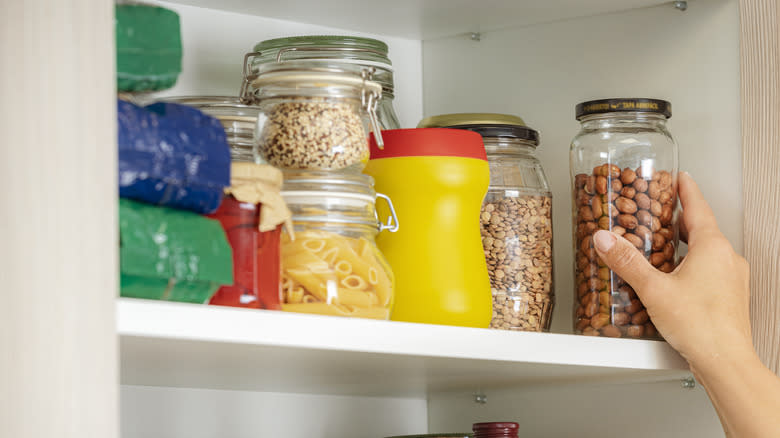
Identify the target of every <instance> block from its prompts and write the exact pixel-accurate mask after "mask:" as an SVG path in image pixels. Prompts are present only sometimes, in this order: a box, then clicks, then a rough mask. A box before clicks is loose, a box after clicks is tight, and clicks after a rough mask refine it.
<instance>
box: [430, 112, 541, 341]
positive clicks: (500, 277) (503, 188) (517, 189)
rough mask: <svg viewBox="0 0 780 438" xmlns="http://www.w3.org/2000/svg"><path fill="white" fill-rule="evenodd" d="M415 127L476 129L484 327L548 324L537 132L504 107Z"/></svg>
mask: <svg viewBox="0 0 780 438" xmlns="http://www.w3.org/2000/svg"><path fill="white" fill-rule="evenodd" d="M419 126H420V127H422V126H425V127H428V126H437V127H448V128H458V129H468V130H470V131H475V132H477V133H479V134H480V135H482V141H483V142H484V144H485V152H486V153H487V158H488V164H489V166H490V186H489V188H488V193H487V196H486V197H485V200H484V202H483V203H482V212H481V216H480V224H481V232H482V246H483V249H484V251H485V260H486V261H487V265H488V274H489V276H490V286H491V291H492V293H493V318H492V320H491V322H490V327H491V328H496V329H507V330H522V331H548V330H549V329H550V322H551V320H552V311H553V307H554V305H555V294H554V288H553V268H552V266H553V261H552V193H551V192H550V186H549V184H548V183H547V178H546V177H545V175H544V170H543V169H542V165H541V163H540V162H539V160H538V158H537V157H536V148H537V146H538V145H539V133H538V132H537V131H535V130H533V129H531V128H529V127H527V126H525V122H524V121H523V119H521V118H520V117H517V116H512V115H506V114H445V115H441V116H434V117H429V118H427V119H424V120H423V121H422V122H420V125H419Z"/></svg>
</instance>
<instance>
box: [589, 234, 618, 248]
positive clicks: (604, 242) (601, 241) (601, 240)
mask: <svg viewBox="0 0 780 438" xmlns="http://www.w3.org/2000/svg"><path fill="white" fill-rule="evenodd" d="M615 242H616V240H615V236H614V235H613V234H612V233H610V232H609V231H604V230H599V231H597V232H596V234H594V235H593V243H594V244H595V245H596V249H598V250H599V251H601V252H607V251H609V250H610V249H612V247H613V246H615Z"/></svg>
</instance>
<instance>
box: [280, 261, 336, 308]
mask: <svg viewBox="0 0 780 438" xmlns="http://www.w3.org/2000/svg"><path fill="white" fill-rule="evenodd" d="M285 273H286V274H287V275H289V276H290V277H291V278H292V279H293V280H295V281H296V282H298V283H300V284H301V286H303V287H304V289H306V291H307V292H309V293H310V294H312V295H314V296H315V297H317V299H319V300H320V301H325V300H327V298H328V291H327V289H326V288H325V284H324V283H323V282H322V279H320V277H318V276H317V275H315V274H314V273H313V272H311V271H310V270H308V269H305V268H301V269H285Z"/></svg>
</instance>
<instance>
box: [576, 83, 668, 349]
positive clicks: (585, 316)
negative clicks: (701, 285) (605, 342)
mask: <svg viewBox="0 0 780 438" xmlns="http://www.w3.org/2000/svg"><path fill="white" fill-rule="evenodd" d="M671 115H672V109H671V104H670V103H669V102H666V101H663V100H657V99H644V98H619V99H602V100H594V101H590V102H584V103H581V104H579V105H577V107H576V117H577V120H579V121H580V123H581V124H582V128H581V130H580V132H579V133H578V134H577V136H576V137H574V140H572V143H571V149H570V166H571V177H572V182H573V187H572V209H573V210H572V215H573V222H572V225H573V234H574V236H573V241H574V254H575V257H574V275H575V290H574V294H575V297H576V299H575V300H574V328H575V332H576V333H581V334H585V335H592V336H609V337H630V338H650V339H655V338H658V332H657V331H656V329H655V326H654V325H653V323H652V321H650V318H649V316H648V314H647V310H645V307H644V306H643V305H642V303H641V301H640V300H639V298H638V297H637V295H636V293H635V291H634V290H633V289H632V288H631V286H630V285H629V284H627V283H626V282H625V281H623V279H621V278H620V277H618V276H617V275H616V274H615V273H614V272H612V271H611V270H610V269H609V268H608V267H607V266H606V265H605V264H604V262H603V261H602V260H601V259H600V258H599V257H598V256H597V255H596V251H595V250H594V248H593V234H594V233H596V231H598V230H610V231H612V232H613V233H615V234H618V235H621V236H623V237H624V238H625V239H626V240H628V241H629V242H631V243H632V244H633V245H634V246H636V248H637V249H638V250H639V251H640V252H641V253H642V255H644V256H645V257H646V258H647V259H648V260H649V261H650V263H651V264H653V266H655V267H656V268H658V269H659V270H661V271H663V272H671V271H672V270H674V268H675V266H676V264H677V258H676V250H677V241H678V228H677V208H676V206H677V144H676V143H675V141H674V139H673V138H672V135H671V134H670V133H669V131H668V130H667V128H666V120H667V119H668V118H670V117H671Z"/></svg>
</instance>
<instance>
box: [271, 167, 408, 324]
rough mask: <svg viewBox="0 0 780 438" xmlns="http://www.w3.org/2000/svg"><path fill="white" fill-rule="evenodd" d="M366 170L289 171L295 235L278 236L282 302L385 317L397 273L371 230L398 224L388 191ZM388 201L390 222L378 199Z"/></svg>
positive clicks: (297, 308)
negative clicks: (346, 172)
mask: <svg viewBox="0 0 780 438" xmlns="http://www.w3.org/2000/svg"><path fill="white" fill-rule="evenodd" d="M373 185H374V180H373V178H371V177H370V176H368V175H364V174H360V173H358V174H351V175H344V174H339V173H334V172H322V171H320V172H311V171H303V172H301V171H286V172H285V180H284V186H283V188H282V196H283V197H284V200H285V202H286V203H287V205H288V207H289V208H290V210H291V211H292V223H293V228H294V235H291V234H290V233H287V234H284V235H283V236H282V293H283V303H282V310H285V311H290V312H301V313H316V314H323V315H335V316H351V317H359V318H373V319H389V318H390V309H392V306H393V297H394V284H395V281H394V278H393V273H392V271H391V269H390V266H389V265H388V263H387V261H386V260H385V257H384V256H383V255H382V253H381V252H380V251H379V249H378V248H377V246H376V243H375V238H376V235H377V234H378V233H379V232H381V231H384V230H387V231H390V232H394V231H396V230H397V229H398V220H397V218H396V216H395V209H394V208H393V205H392V202H391V201H390V198H388V197H387V196H385V195H382V194H380V193H376V192H375V191H374V188H373ZM377 198H380V199H383V200H384V201H386V202H387V203H388V207H389V211H390V212H391V216H390V217H389V218H388V220H387V222H384V221H380V220H379V219H378V217H377V214H376V200H377Z"/></svg>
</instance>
